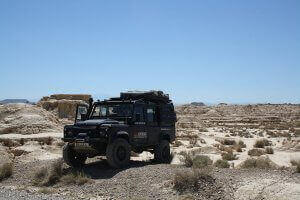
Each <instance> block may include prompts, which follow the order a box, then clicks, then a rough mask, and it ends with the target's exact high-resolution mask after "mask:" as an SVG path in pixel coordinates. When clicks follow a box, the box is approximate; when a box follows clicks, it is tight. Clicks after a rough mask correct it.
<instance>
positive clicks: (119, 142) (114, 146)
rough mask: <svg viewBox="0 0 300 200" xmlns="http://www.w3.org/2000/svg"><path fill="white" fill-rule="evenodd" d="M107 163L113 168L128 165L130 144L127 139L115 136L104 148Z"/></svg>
mask: <svg viewBox="0 0 300 200" xmlns="http://www.w3.org/2000/svg"><path fill="white" fill-rule="evenodd" d="M106 158H107V162H108V164H109V165H110V166H111V167H113V168H123V167H126V166H128V165H129V161H130V145H129V143H128V142H127V140H125V139H123V138H117V139H116V140H115V141H114V142H112V143H111V144H109V145H108V146H107V149H106Z"/></svg>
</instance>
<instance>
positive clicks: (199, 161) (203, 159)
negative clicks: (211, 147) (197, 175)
mask: <svg viewBox="0 0 300 200" xmlns="http://www.w3.org/2000/svg"><path fill="white" fill-rule="evenodd" d="M212 163H213V161H212V160H211V159H210V158H209V157H208V156H204V155H197V156H196V157H195V158H193V165H192V167H194V168H204V167H207V166H209V165H212Z"/></svg>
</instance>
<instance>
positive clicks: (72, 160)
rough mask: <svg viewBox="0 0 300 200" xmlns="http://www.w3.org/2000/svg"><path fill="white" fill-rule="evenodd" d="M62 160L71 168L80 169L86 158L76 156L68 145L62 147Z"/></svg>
mask: <svg viewBox="0 0 300 200" xmlns="http://www.w3.org/2000/svg"><path fill="white" fill-rule="evenodd" d="M63 159H64V161H65V162H66V163H67V164H68V165H69V166H71V167H74V168H79V167H82V166H83V165H84V163H85V161H86V159H87V156H84V155H79V154H76V152H75V151H74V150H73V148H72V147H71V146H70V144H69V143H67V144H65V145H64V147H63Z"/></svg>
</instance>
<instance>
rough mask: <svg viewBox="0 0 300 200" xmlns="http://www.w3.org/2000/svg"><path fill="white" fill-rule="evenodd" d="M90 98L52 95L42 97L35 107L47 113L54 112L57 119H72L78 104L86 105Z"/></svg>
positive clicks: (76, 95) (82, 95)
mask: <svg viewBox="0 0 300 200" xmlns="http://www.w3.org/2000/svg"><path fill="white" fill-rule="evenodd" d="M91 97H92V96H91V95H89V94H53V95H50V96H49V97H48V96H46V97H43V98H42V99H41V100H40V101H39V102H38V103H37V105H38V106H40V107H42V108H44V109H45V110H48V111H54V112H56V113H57V116H58V117H59V118H69V119H72V118H74V116H75V111H76V107H77V105H78V104H85V103H86V104H87V103H88V102H89V99H90V98H91Z"/></svg>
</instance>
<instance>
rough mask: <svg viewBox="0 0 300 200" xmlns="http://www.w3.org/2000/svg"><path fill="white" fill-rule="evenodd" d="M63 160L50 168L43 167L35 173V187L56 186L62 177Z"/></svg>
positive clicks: (54, 163)
mask: <svg viewBox="0 0 300 200" xmlns="http://www.w3.org/2000/svg"><path fill="white" fill-rule="evenodd" d="M62 164H63V162H62V160H57V161H55V162H53V163H52V164H51V165H50V167H48V168H47V167H42V168H40V169H39V170H38V171H37V172H35V174H34V177H33V181H32V183H33V185H36V186H51V185H54V184H56V183H57V182H58V181H59V180H60V178H61V177H62Z"/></svg>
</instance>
